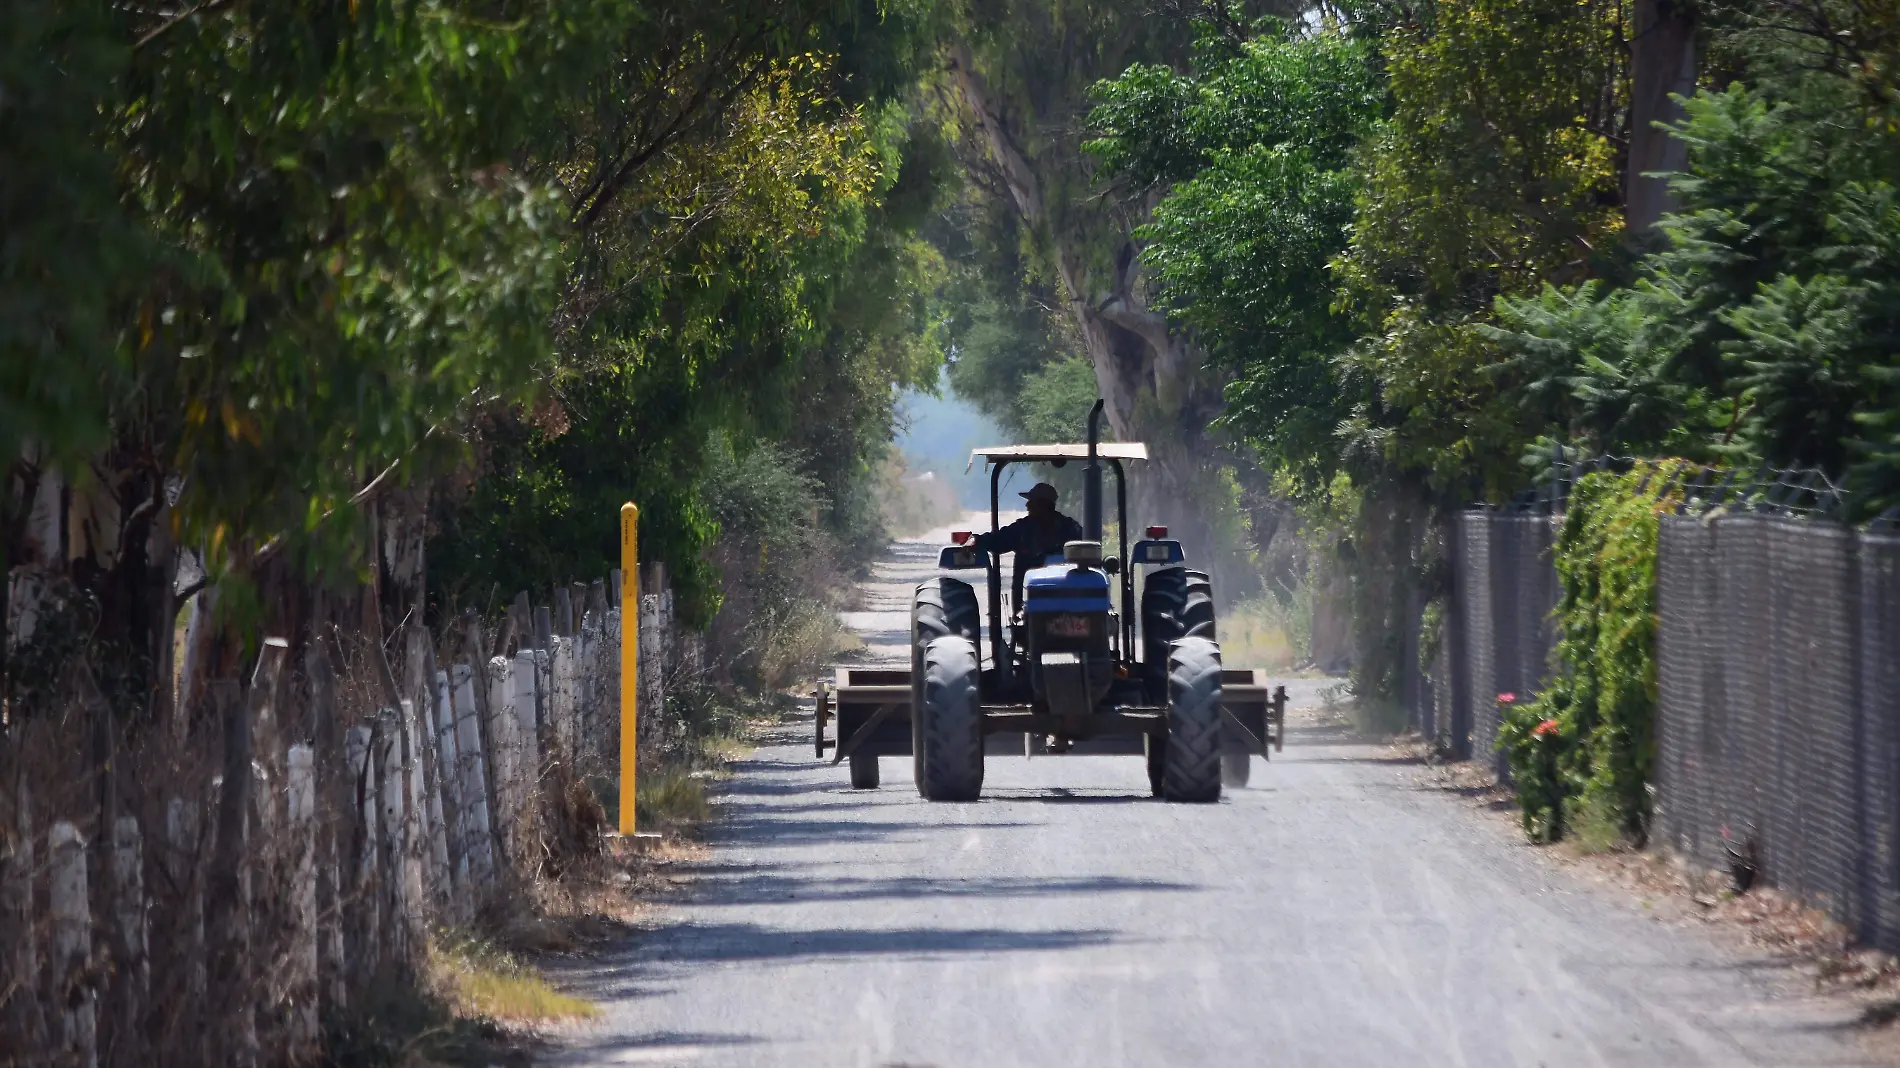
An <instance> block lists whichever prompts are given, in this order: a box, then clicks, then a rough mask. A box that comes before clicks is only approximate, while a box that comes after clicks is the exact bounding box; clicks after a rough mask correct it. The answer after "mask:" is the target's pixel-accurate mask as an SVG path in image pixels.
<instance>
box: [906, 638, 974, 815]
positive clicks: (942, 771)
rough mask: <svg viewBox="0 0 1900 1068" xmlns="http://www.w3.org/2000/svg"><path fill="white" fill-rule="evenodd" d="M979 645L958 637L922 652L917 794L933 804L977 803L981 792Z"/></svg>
mask: <svg viewBox="0 0 1900 1068" xmlns="http://www.w3.org/2000/svg"><path fill="white" fill-rule="evenodd" d="M977 671H978V662H977V653H976V643H975V642H973V641H971V640H970V639H968V638H965V637H964V636H962V635H960V634H946V635H942V636H940V637H937V638H933V639H931V640H930V641H929V642H928V643H926V644H925V646H924V650H923V685H922V687H921V689H922V691H923V692H922V695H921V696H922V699H921V700H920V701H919V702H918V704H919V707H918V709H917V711H918V716H917V731H916V736H917V740H918V741H919V742H920V743H921V745H920V749H921V751H920V752H919V753H918V759H917V792H918V793H919V794H921V795H922V796H923V797H924V798H925V799H926V800H929V801H975V800H976V799H977V798H978V797H979V796H980V795H981V794H982V792H983V708H982V705H981V704H980V703H979V702H978V699H977Z"/></svg>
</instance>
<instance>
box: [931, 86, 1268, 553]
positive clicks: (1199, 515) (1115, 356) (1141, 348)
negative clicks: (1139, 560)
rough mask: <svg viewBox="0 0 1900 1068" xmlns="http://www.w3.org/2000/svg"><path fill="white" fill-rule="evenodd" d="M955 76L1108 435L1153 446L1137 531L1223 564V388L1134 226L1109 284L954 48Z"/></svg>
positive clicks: (1138, 487)
mask: <svg viewBox="0 0 1900 1068" xmlns="http://www.w3.org/2000/svg"><path fill="white" fill-rule="evenodd" d="M950 73H951V75H952V79H953V81H954V83H955V85H956V87H957V91H958V94H959V95H960V96H961V97H962V100H963V104H964V106H965V108H966V109H967V111H968V114H969V115H970V117H971V119H972V121H973V123H974V125H975V127H976V130H977V132H978V134H979V136H980V137H981V139H982V142H983V145H984V147H985V149H986V150H987V154H988V156H989V160H990V162H991V164H992V165H993V166H994V169H995V171H996V174H997V175H998V177H999V179H1000V182H1001V184H1002V185H1003V187H1004V188H1006V189H1007V190H1008V192H1009V196H1010V200H1011V206H1012V207H1013V208H1014V210H1015V212H1016V213H1017V215H1018V216H1019V217H1021V219H1022V220H1023V222H1024V223H1025V224H1026V225H1027V226H1028V227H1030V228H1039V229H1041V230H1042V231H1043V232H1044V233H1045V234H1047V236H1048V239H1049V241H1050V244H1051V247H1052V248H1053V251H1054V258H1055V261H1056V270H1057V273H1058V275H1059V276H1060V279H1061V283H1062V289H1063V296H1064V298H1065V299H1066V300H1067V302H1068V305H1069V310H1070V317H1071V319H1072V321H1073V322H1074V323H1075V325H1076V328H1077V332H1078V333H1079V335H1080V336H1081V339H1082V345H1083V349H1084V350H1085V352H1086V353H1087V355H1088V357H1089V362H1090V363H1091V364H1092V365H1093V366H1094V368H1095V380H1096V385H1097V389H1098V390H1099V391H1100V395H1101V397H1102V399H1103V400H1104V401H1106V402H1107V414H1108V421H1109V426H1110V428H1111V429H1113V430H1114V432H1115V435H1116V436H1117V437H1118V438H1121V439H1122V440H1126V441H1145V442H1147V444H1148V446H1149V452H1150V456H1151V457H1152V459H1151V462H1150V465H1149V466H1148V467H1147V468H1146V469H1145V470H1144V471H1143V472H1142V474H1143V476H1144V477H1141V478H1137V479H1133V480H1131V484H1130V490H1131V493H1130V500H1129V509H1130V524H1131V525H1132V526H1135V527H1140V526H1144V525H1146V524H1148V523H1165V524H1167V525H1168V526H1169V527H1171V528H1172V530H1173V533H1174V534H1175V535H1176V536H1177V537H1179V538H1180V539H1181V540H1182V541H1183V542H1185V543H1186V545H1187V548H1188V551H1189V552H1190V553H1195V554H1197V555H1198V556H1200V558H1201V559H1202V560H1207V561H1211V560H1215V559H1218V554H1219V553H1220V552H1221V550H1223V549H1226V548H1231V547H1229V546H1226V545H1224V544H1223V543H1224V541H1225V540H1226V539H1225V538H1223V537H1222V536H1221V535H1220V534H1219V532H1218V525H1217V522H1216V520H1217V518H1218V516H1219V514H1220V512H1221V511H1222V510H1223V509H1224V508H1226V507H1227V506H1228V505H1229V504H1230V502H1227V501H1223V500H1221V499H1219V497H1220V494H1221V493H1222V492H1223V491H1224V487H1225V486H1226V480H1225V479H1222V478H1220V477H1219V476H1218V469H1219V468H1220V467H1221V466H1222V465H1223V463H1226V462H1231V459H1232V458H1231V457H1230V456H1228V455H1227V451H1226V450H1225V449H1224V448H1223V446H1222V443H1220V442H1218V441H1217V440H1216V439H1215V438H1213V436H1212V435H1210V434H1209V432H1208V427H1209V425H1210V424H1211V423H1212V422H1213V421H1214V419H1215V418H1216V417H1217V416H1218V415H1219V414H1220V411H1221V406H1222V405H1221V395H1220V383H1219V382H1218V381H1217V380H1216V379H1215V377H1214V376H1212V375H1209V374H1207V373H1205V372H1204V371H1203V370H1202V365H1203V364H1204V362H1205V354H1204V353H1203V352H1202V351H1201V350H1200V349H1199V348H1198V347H1197V346H1195V345H1194V344H1193V343H1192V342H1191V341H1190V340H1189V339H1187V338H1185V337H1183V336H1181V335H1180V334H1178V333H1177V332H1175V331H1174V330H1173V329H1172V328H1171V327H1170V326H1169V324H1168V321H1167V318H1166V316H1164V315H1162V314H1161V313H1159V312H1157V311H1154V310H1153V309H1151V308H1150V307H1149V305H1148V300H1147V292H1146V286H1145V285H1144V284H1143V279H1142V273H1141V261H1140V246H1139V244H1138V243H1137V242H1136V241H1135V239H1134V237H1133V235H1132V233H1131V231H1132V228H1133V221H1132V220H1127V221H1125V222H1126V225H1123V226H1122V227H1121V234H1120V237H1119V239H1118V242H1117V244H1116V246H1115V250H1114V257H1113V269H1112V270H1111V271H1109V272H1107V274H1106V277H1102V278H1098V277H1095V276H1094V275H1092V273H1091V272H1090V270H1089V269H1088V266H1087V265H1088V264H1089V262H1090V258H1089V256H1088V252H1089V250H1088V249H1086V248H1084V247H1082V239H1080V238H1077V237H1075V236H1072V235H1069V234H1065V233H1063V232H1061V230H1060V228H1059V227H1057V226H1055V225H1052V224H1051V221H1050V219H1049V218H1048V217H1047V215H1046V213H1045V210H1044V205H1045V201H1044V195H1043V191H1042V186H1041V179H1040V178H1039V176H1038V170H1037V162H1038V161H1036V160H1033V159H1032V158H1030V155H1029V153H1028V151H1027V150H1025V149H1024V148H1023V147H1022V145H1023V142H1022V139H1021V138H1019V137H1017V136H1016V135H1015V133H1014V132H1013V130H1012V125H1011V122H1010V120H1009V118H1008V117H1007V116H1005V115H1003V114H1002V113H1001V111H1000V110H999V109H998V108H997V107H996V105H995V101H994V100H993V98H992V95H991V94H990V92H989V89H988V86H987V85H986V83H985V81H984V79H983V76H982V74H981V73H980V72H979V71H978V70H977V69H976V66H975V62H974V60H973V59H972V57H971V55H970V54H969V52H968V51H967V50H965V49H958V50H956V51H955V52H954V53H953V55H952V58H951V62H950Z"/></svg>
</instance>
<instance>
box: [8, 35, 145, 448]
mask: <svg viewBox="0 0 1900 1068" xmlns="http://www.w3.org/2000/svg"><path fill="white" fill-rule="evenodd" d="M7 24H8V25H7V34H6V36H5V39H4V40H0V86H4V87H5V88H4V90H0V233H5V234H6V235H7V238H6V247H7V252H6V255H5V256H4V257H0V471H4V470H9V469H11V467H12V465H13V462H14V461H15V460H16V459H18V458H19V456H20V451H21V449H22V447H23V446H24V445H25V444H26V443H27V442H32V443H33V444H34V446H35V448H36V451H37V452H38V453H40V454H41V455H40V456H39V457H37V459H41V460H45V459H71V458H72V457H73V456H75V455H79V454H82V453H83V451H84V450H85V449H87V448H90V447H96V446H97V445H99V444H100V443H101V442H102V441H103V439H104V437H105V434H106V415H107V411H106V400H107V398H108V397H110V396H111V395H112V394H113V392H114V391H115V390H116V389H118V388H122V386H123V379H124V376H125V370H126V369H125V367H124V365H123V364H122V362H121V361H120V359H119V354H118V352H117V345H118V338H117V322H116V320H115V318H114V314H113V313H114V311H115V310H116V309H115V307H114V306H115V304H117V303H119V302H122V301H124V300H125V299H126V298H127V297H128V295H129V294H130V293H131V292H132V289H133V284H134V281H135V277H136V273H137V271H138V270H140V269H142V268H149V266H150V264H149V259H150V257H151V254H152V253H153V251H154V250H153V249H152V248H151V247H150V245H149V244H148V243H147V242H146V241H144V240H143V235H142V234H141V233H140V232H139V231H138V230H137V228H136V227H134V226H133V225H132V222H131V220H130V219H129V218H128V216H127V213H126V212H125V210H124V209H123V208H122V206H121V205H120V204H119V202H118V189H117V185H116V182H115V180H114V176H113V173H112V172H113V159H112V156H111V154H110V153H109V152H107V151H106V150H105V149H104V147H103V145H102V143H101V142H102V140H103V134H104V131H103V129H101V125H102V124H101V121H100V109H101V108H102V107H103V106H104V105H105V104H106V102H107V100H108V99H109V94H110V88H111V84H112V80H113V78H114V77H115V76H116V74H117V73H118V71H119V69H120V68H121V66H122V65H123V63H124V60H125V54H124V49H123V48H122V47H121V46H120V45H119V44H118V43H117V42H116V41H114V40H113V38H112V36H111V34H110V32H109V28H110V18H109V16H108V14H107V11H106V7H105V5H104V4H101V3H85V2H74V0H22V2H20V3H16V4H13V5H10V6H9V9H8V13H7Z"/></svg>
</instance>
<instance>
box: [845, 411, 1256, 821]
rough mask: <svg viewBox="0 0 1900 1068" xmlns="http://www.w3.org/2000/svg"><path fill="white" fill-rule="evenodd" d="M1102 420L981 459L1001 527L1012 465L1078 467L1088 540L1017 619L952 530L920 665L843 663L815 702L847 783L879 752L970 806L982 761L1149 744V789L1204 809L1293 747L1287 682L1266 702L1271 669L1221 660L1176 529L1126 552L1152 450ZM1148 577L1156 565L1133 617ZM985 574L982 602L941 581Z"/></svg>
mask: <svg viewBox="0 0 1900 1068" xmlns="http://www.w3.org/2000/svg"><path fill="white" fill-rule="evenodd" d="M1101 414H1102V402H1101V401H1099V400H1098V401H1097V402H1096V403H1095V407H1094V410H1093V411H1091V412H1090V414H1089V422H1088V427H1089V432H1088V442H1087V443H1086V444H1084V445H1012V446H1005V447H998V448H989V449H979V450H977V451H976V453H975V454H973V456H972V461H973V462H974V460H975V458H976V457H978V456H980V457H982V458H983V459H984V460H985V461H987V462H988V463H989V465H990V525H991V529H992V530H995V529H997V528H998V526H999V522H1000V518H1001V514H1000V513H1001V509H1000V506H999V500H998V498H999V492H1000V486H1001V483H1002V476H1003V472H1004V470H1005V469H1006V468H1008V467H1009V466H1010V465H1011V464H1018V463H1044V464H1049V465H1052V466H1054V467H1058V468H1059V467H1063V466H1066V465H1068V464H1070V463H1074V462H1078V461H1080V462H1082V463H1083V464H1084V468H1083V524H1082V525H1083V536H1082V537H1081V538H1080V539H1076V540H1073V541H1070V542H1068V543H1067V544H1065V545H1064V546H1063V550H1062V553H1061V554H1060V555H1059V556H1058V555H1050V556H1048V557H1047V558H1045V559H1044V560H1042V561H1040V562H1039V563H1040V566H1033V567H1030V568H1029V569H1028V570H1027V571H1026V572H1025V574H1024V576H1023V583H1022V589H1021V590H1020V591H1017V595H1016V596H1014V597H1013V598H1012V601H1011V603H1010V610H1009V611H1008V612H1007V613H1006V612H1005V602H1004V597H1003V590H1004V578H1003V569H1002V562H1001V558H1000V554H998V553H993V552H986V551H981V550H979V549H978V548H976V545H975V542H974V541H973V540H972V538H971V537H970V534H969V532H966V531H959V532H957V533H956V534H955V535H953V539H952V540H953V544H951V545H949V546H946V547H944V548H943V550H942V551H941V554H940V556H939V560H938V566H939V569H940V570H941V571H943V572H946V574H943V575H939V576H937V577H934V578H931V579H929V580H927V581H925V582H923V583H922V584H920V585H919V586H918V587H917V590H916V593H915V595H914V597H913V599H912V604H911V634H910V637H911V642H910V646H911V663H910V669H909V670H908V671H903V670H894V669H877V668H842V669H840V670H839V671H838V677H837V680H836V686H835V689H833V690H832V691H830V692H826V691H825V690H824V689H823V688H821V689H820V692H819V694H818V700H817V704H818V728H817V739H816V750H817V753H818V755H819V756H820V757H823V756H824V754H825V752H826V750H832V751H833V752H834V756H833V763H839V762H842V761H844V760H849V761H850V762H851V781H852V784H853V785H854V786H858V787H861V788H862V787H874V786H876V785H877V784H878V780H879V776H878V765H877V760H878V758H879V757H880V756H899V755H909V756H910V757H911V759H912V762H913V769H914V772H915V777H916V782H917V790H918V792H919V793H920V794H922V795H923V796H924V797H925V798H927V799H930V800H933V801H972V800H975V799H976V798H977V797H978V796H979V795H980V794H981V792H982V789H983V766H984V761H985V759H986V757H988V756H1002V755H1023V756H1036V755H1057V754H1074V755H1083V754H1128V755H1134V754H1143V755H1145V756H1146V758H1147V768H1148V781H1149V785H1150V787H1151V789H1152V791H1153V793H1154V795H1155V796H1157V797H1162V798H1166V799H1168V800H1170V801H1187V802H1208V801H1216V800H1219V798H1220V794H1221V788H1222V785H1223V784H1226V785H1230V786H1241V785H1245V784H1246V781H1247V777H1248V769H1249V758H1250V757H1251V756H1252V755H1253V754H1259V755H1261V756H1262V757H1265V756H1267V755H1268V754H1269V753H1270V752H1271V751H1273V750H1274V749H1276V748H1278V747H1279V746H1280V745H1281V744H1283V740H1284V720H1285V709H1286V693H1285V689H1284V688H1283V687H1276V688H1275V689H1274V691H1273V693H1271V694H1269V693H1268V689H1267V687H1266V685H1265V683H1264V679H1263V678H1262V673H1261V672H1258V671H1256V670H1254V669H1250V668H1228V667H1223V665H1222V664H1221V653H1220V644H1219V642H1218V641H1217V639H1216V637H1215V621H1214V602H1213V590H1212V586H1211V584H1210V583H1209V581H1208V576H1207V574H1206V573H1205V572H1202V571H1196V570H1193V569H1190V568H1188V567H1186V566H1185V563H1184V560H1185V554H1184V553H1183V551H1182V547H1181V543H1180V542H1179V541H1176V540H1171V539H1169V538H1168V537H1167V528H1166V527H1162V526H1152V527H1149V528H1147V531H1146V533H1147V535H1148V536H1147V537H1146V538H1145V539H1143V540H1140V541H1137V542H1135V543H1134V545H1132V546H1130V545H1129V543H1128V531H1129V525H1128V483H1127V477H1126V465H1127V464H1129V463H1131V462H1134V461H1140V460H1145V459H1147V455H1148V453H1147V448H1146V447H1145V446H1143V445H1141V444H1138V443H1127V442H1112V443H1102V442H1101V441H1100V440H1099V434H1100V429H1099V428H1100V421H1101ZM1105 467H1106V468H1107V469H1108V470H1112V471H1113V472H1114V473H1115V498H1116V504H1117V510H1118V515H1119V517H1120V523H1119V524H1118V535H1119V536H1118V546H1117V551H1116V552H1115V553H1113V554H1109V553H1106V552H1105V551H1104V546H1103V537H1102V530H1103V524H1102V491H1103V472H1104V468H1105ZM1137 569H1148V570H1147V571H1146V574H1145V580H1144V581H1143V582H1142V583H1141V586H1142V590H1141V602H1140V610H1139V612H1137V611H1136V603H1135V593H1136V582H1135V572H1136V570H1137ZM974 570H982V571H984V572H985V579H986V590H985V593H986V595H987V608H988V611H987V612H984V611H982V610H981V609H980V608H979V606H978V601H977V591H976V589H975V588H974V587H973V586H972V585H971V584H970V583H968V582H965V581H964V580H962V579H960V578H956V577H954V575H952V574H948V572H961V571H974ZM985 617H987V620H988V626H987V632H988V633H987V639H988V641H987V645H988V649H987V655H985V650H984V648H983V646H984V644H985V641H984V639H985V637H986V635H985V634H984V633H983V631H984V629H985V628H984V625H983V621H984V618H985ZM1138 621H1139V625H1137V624H1138ZM834 700H835V702H836V704H835V713H834V711H833V701H834ZM832 719H835V720H836V738H835V740H834V739H830V738H827V737H826V726H827V723H828V721H830V720H832Z"/></svg>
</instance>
